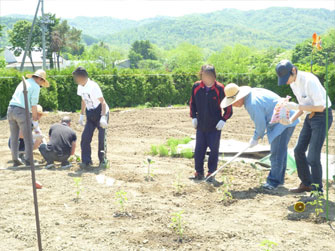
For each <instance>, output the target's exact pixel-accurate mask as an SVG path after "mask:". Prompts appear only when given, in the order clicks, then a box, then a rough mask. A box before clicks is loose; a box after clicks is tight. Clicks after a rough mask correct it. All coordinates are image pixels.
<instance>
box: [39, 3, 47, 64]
mask: <svg viewBox="0 0 335 251" xmlns="http://www.w3.org/2000/svg"><path fill="white" fill-rule="evenodd" d="M40 1H41V11H42V48H43V70H46V59H45V58H46V55H45V24H46V20H45V16H44V0H40Z"/></svg>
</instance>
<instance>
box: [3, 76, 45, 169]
mask: <svg viewBox="0 0 335 251" xmlns="http://www.w3.org/2000/svg"><path fill="white" fill-rule="evenodd" d="M27 78H28V79H27V81H26V85H27V92H28V94H27V95H28V107H27V109H29V112H30V113H31V114H32V124H33V128H34V132H35V133H36V134H40V133H41V130H40V127H39V124H38V111H37V104H38V101H39V95H40V88H41V87H49V86H50V84H49V82H48V81H47V80H46V72H45V71H43V70H37V71H36V72H35V73H34V74H28V75H27ZM7 119H8V122H9V127H10V137H11V144H12V145H11V152H12V159H13V163H14V166H19V165H24V164H25V165H27V166H29V165H30V162H29V160H28V157H29V156H28V154H27V153H28V152H29V151H30V150H31V149H30V147H32V146H31V145H30V144H27V142H25V146H26V147H25V153H26V154H25V158H26V159H24V160H21V159H20V158H19V134H20V131H21V132H22V134H23V140H24V141H26V139H27V138H28V133H29V131H28V128H27V126H26V113H25V103H24V95H23V82H21V83H20V84H19V85H18V86H17V87H16V90H15V92H14V94H13V96H12V99H11V100H10V102H9V106H8V110H7Z"/></svg>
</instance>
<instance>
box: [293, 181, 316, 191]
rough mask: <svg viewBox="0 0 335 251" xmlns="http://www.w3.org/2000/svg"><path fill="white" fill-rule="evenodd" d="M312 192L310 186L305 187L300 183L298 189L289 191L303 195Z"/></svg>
mask: <svg viewBox="0 0 335 251" xmlns="http://www.w3.org/2000/svg"><path fill="white" fill-rule="evenodd" d="M310 191H312V186H305V185H304V184H303V183H300V185H299V187H297V188H292V189H290V192H291V193H303V192H310Z"/></svg>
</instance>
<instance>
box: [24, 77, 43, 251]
mask: <svg viewBox="0 0 335 251" xmlns="http://www.w3.org/2000/svg"><path fill="white" fill-rule="evenodd" d="M22 81H23V95H24V107H25V111H26V126H27V128H28V132H29V133H28V139H25V142H26V144H30V145H33V135H32V133H31V122H30V114H29V108H28V92H27V85H26V79H25V78H24V77H23V76H22ZM28 149H29V152H28V155H29V161H30V169H31V180H32V185H33V196H34V206H35V220H36V232H37V243H38V250H39V251H42V240H41V229H40V217H39V213H38V201H37V191H36V179H35V165H34V156H33V149H32V148H31V147H29V148H28Z"/></svg>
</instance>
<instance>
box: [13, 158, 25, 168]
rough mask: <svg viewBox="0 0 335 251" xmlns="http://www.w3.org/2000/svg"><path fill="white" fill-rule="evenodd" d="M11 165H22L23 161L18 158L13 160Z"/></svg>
mask: <svg viewBox="0 0 335 251" xmlns="http://www.w3.org/2000/svg"><path fill="white" fill-rule="evenodd" d="M13 165H14V166H24V162H23V161H22V160H21V159H20V158H19V159H16V160H13Z"/></svg>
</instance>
